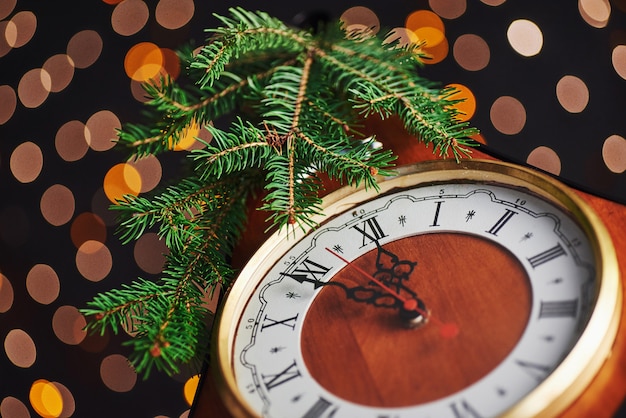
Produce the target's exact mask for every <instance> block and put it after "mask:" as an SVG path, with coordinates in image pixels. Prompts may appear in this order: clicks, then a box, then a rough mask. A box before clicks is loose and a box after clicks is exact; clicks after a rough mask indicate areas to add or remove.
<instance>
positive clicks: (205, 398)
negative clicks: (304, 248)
mask: <svg viewBox="0 0 626 418" xmlns="http://www.w3.org/2000/svg"><path fill="white" fill-rule="evenodd" d="M367 128H368V130H369V131H370V132H371V133H375V134H376V136H377V138H378V140H379V141H381V142H382V143H383V144H384V146H385V147H386V148H389V149H392V150H393V151H394V153H395V154H396V155H398V157H399V158H398V160H397V164H398V165H402V164H409V163H413V162H418V161H424V160H431V159H435V158H437V157H436V156H435V155H434V154H433V153H432V148H431V149H428V148H426V147H424V146H423V145H420V144H419V143H417V141H416V140H415V138H412V137H411V136H409V135H408V134H406V132H405V131H404V130H403V128H402V126H401V125H400V124H399V123H398V122H397V121H396V120H387V121H381V120H379V119H371V120H368V123H367ZM473 158H486V159H493V157H491V156H489V155H487V154H484V153H482V152H480V151H478V150H476V151H475V152H474V153H473ZM337 187H339V185H338V184H335V183H332V182H328V184H327V188H326V190H327V191H329V192H330V191H331V190H333V189H335V188H337ZM577 192H578V193H579V194H580V195H581V197H582V198H583V199H584V200H585V201H586V202H587V203H588V204H589V205H590V206H591V207H592V208H593V209H594V210H595V211H596V213H597V214H598V215H599V216H600V218H601V219H602V221H603V222H604V224H605V226H606V227H607V229H608V230H609V233H610V235H611V238H612V240H613V245H614V247H615V249H616V252H617V256H618V262H619V269H620V274H621V281H622V292H624V300H626V282H625V278H626V206H623V205H620V204H617V203H615V202H612V201H609V200H606V199H602V198H600V197H597V196H594V195H591V194H588V193H584V192H582V191H577ZM265 217H266V214H261V213H258V212H254V211H251V216H250V223H249V226H248V228H247V231H246V234H245V239H244V240H243V242H242V244H240V246H239V247H238V249H237V250H236V252H235V256H236V257H235V261H234V264H235V265H236V266H242V265H244V264H245V261H246V260H247V259H248V258H249V257H250V256H251V255H252V254H253V252H254V251H255V250H256V249H257V248H258V247H259V246H260V245H261V243H262V242H263V240H264V239H266V237H267V235H266V234H265V233H264V232H263V231H264V230H265V228H266V225H265V224H263V219H264V218H265ZM470 259H471V257H470ZM344 297H345V296H344ZM497 297H500V296H497ZM429 303H430V302H429ZM522 305H523V303H522ZM520 310H521V311H523V308H520ZM512 320H513V321H517V319H516V318H513V319H512ZM515 332H518V331H513V332H512V333H511V335H514V334H515ZM507 338H509V337H507ZM511 338H512V337H511ZM505 340H506V339H505ZM382 355H383V356H384V354H382ZM311 361H312V360H311ZM480 367H483V366H480ZM480 367H479V368H478V369H480ZM481 373H483V371H481V370H474V371H469V372H468V375H469V376H470V377H469V379H470V380H471V379H475V378H477V377H479V375H480V374H481ZM455 379H456V380H458V381H461V380H462V379H468V378H467V377H463V378H462V379H461V378H458V377H456V378H455ZM339 386H341V385H339ZM439 390H441V389H439ZM428 396H436V393H431V394H430V395H428ZM402 397H403V396H398V399H394V400H393V402H392V403H403V402H405V401H404V400H402V399H401V398H402ZM625 400H626V310H623V311H622V315H621V321H620V325H619V328H618V333H617V337H616V340H615V342H614V345H613V349H612V352H611V354H610V356H609V357H608V358H607V359H606V361H605V363H604V365H603V366H602V368H601V370H600V372H599V373H598V374H597V376H596V377H595V378H594V379H593V381H592V382H591V384H590V385H589V386H588V388H587V389H586V390H585V391H584V393H583V394H582V396H580V397H579V398H578V399H577V400H576V401H575V402H574V403H573V404H572V405H571V406H570V407H569V408H568V409H567V410H566V411H565V412H564V413H563V414H562V415H561V418H577V417H594V418H605V417H606V418H609V417H617V415H616V414H617V413H618V412H617V411H618V410H620V411H622V410H623V409H620V406H621V405H622V403H623V402H625ZM190 416H191V417H194V418H205V417H213V418H221V417H225V418H226V417H229V416H230V414H229V413H228V411H227V410H226V408H225V407H224V405H223V404H222V402H221V400H220V398H219V395H218V393H217V390H216V388H215V384H214V379H213V376H212V374H211V371H210V370H208V369H207V370H206V371H205V372H204V373H203V377H202V380H201V383H200V385H199V388H198V392H197V395H196V398H195V401H194V405H193V406H192V410H191V413H190Z"/></svg>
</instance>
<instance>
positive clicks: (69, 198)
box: [39, 184, 76, 226]
mask: <svg viewBox="0 0 626 418" xmlns="http://www.w3.org/2000/svg"><path fill="white" fill-rule="evenodd" d="M75 207H76V202H75V200H74V194H73V193H72V191H71V190H70V189H69V188H68V187H66V186H64V185H62V184H54V185H52V186H50V187H49V188H48V189H47V190H46V191H45V192H44V193H43V195H42V196H41V200H40V202H39V208H40V209H41V214H42V215H43V217H44V219H45V220H46V221H48V223H49V224H50V225H53V226H61V225H65V224H66V223H68V222H69V221H70V219H72V216H74V209H75Z"/></svg>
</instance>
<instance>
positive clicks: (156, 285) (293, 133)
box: [82, 8, 476, 376]
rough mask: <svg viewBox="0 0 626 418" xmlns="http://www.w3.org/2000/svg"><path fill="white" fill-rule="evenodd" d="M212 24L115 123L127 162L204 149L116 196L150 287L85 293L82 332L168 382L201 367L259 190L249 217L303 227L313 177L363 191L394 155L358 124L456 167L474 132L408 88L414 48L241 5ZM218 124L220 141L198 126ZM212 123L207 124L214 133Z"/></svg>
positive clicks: (316, 190)
mask: <svg viewBox="0 0 626 418" xmlns="http://www.w3.org/2000/svg"><path fill="white" fill-rule="evenodd" d="M217 18H218V19H219V21H220V22H221V26H220V27H218V28H216V29H210V30H207V32H208V33H209V35H210V37H209V38H208V40H207V42H206V45H204V46H203V47H202V49H201V50H200V52H199V53H197V54H193V53H192V52H191V51H186V52H181V57H182V58H183V61H184V62H186V63H188V70H189V71H188V74H187V80H188V81H189V82H188V83H187V84H185V85H182V84H180V83H178V82H175V81H173V80H171V79H169V78H161V79H159V80H156V81H154V82H152V83H148V84H146V85H145V89H146V92H147V93H148V95H149V96H150V97H151V100H150V101H149V102H147V109H148V111H147V112H146V114H147V118H148V121H147V122H146V123H143V124H126V125H124V126H123V128H122V129H121V131H120V132H119V140H118V146H119V147H121V148H126V149H128V150H130V153H131V156H132V157H133V158H139V157H142V156H146V155H157V154H160V153H164V152H168V151H171V150H172V148H173V147H174V146H175V144H177V143H178V142H179V141H180V140H181V138H182V137H183V135H184V133H185V132H186V131H187V130H188V129H189V128H190V127H191V126H195V125H199V126H202V127H205V128H206V129H208V130H209V131H210V133H211V134H212V140H211V141H210V142H209V143H207V144H205V145H206V146H205V147H204V148H203V149H199V150H194V151H191V152H190V153H189V158H188V162H189V164H190V166H191V171H190V172H191V173H192V174H191V175H190V176H189V177H187V178H183V179H181V180H179V181H178V183H177V184H176V185H174V186H170V187H169V188H167V189H165V190H162V191H161V192H159V194H153V195H151V196H148V197H145V196H125V197H124V199H122V200H120V201H119V202H118V204H117V205H115V206H114V207H113V209H114V210H116V211H117V212H118V213H119V214H120V223H119V235H120V237H121V240H122V241H123V242H125V243H127V242H131V241H133V240H136V239H138V238H139V237H141V236H142V234H143V233H144V232H146V231H148V230H154V229H156V230H157V231H158V233H159V235H160V237H161V238H162V239H163V240H164V241H165V244H166V245H167V248H168V249H169V254H168V255H167V259H166V266H165V268H164V270H163V272H162V274H161V277H160V279H159V280H158V281H149V280H145V279H138V280H136V281H134V282H132V283H131V284H126V285H122V287H121V288H120V289H116V290H111V291H108V292H105V293H102V294H100V295H97V296H96V297H95V298H94V299H93V300H92V301H91V302H89V303H88V307H87V308H85V309H83V311H82V312H83V313H84V314H85V315H89V316H90V318H93V319H92V321H91V322H90V323H89V325H88V327H89V328H90V329H92V330H95V331H100V332H104V331H105V330H106V329H109V328H110V329H112V330H113V331H114V332H119V330H121V329H124V330H125V331H127V332H129V333H130V334H131V335H132V336H133V337H132V338H131V339H130V340H129V342H128V344H129V345H131V346H132V347H133V352H134V354H133V356H132V357H131V361H132V362H133V364H134V365H135V367H136V369H137V370H138V371H139V372H141V373H143V374H144V376H147V375H148V374H149V373H150V371H151V370H152V369H153V368H154V367H156V368H157V369H160V370H164V371H165V372H167V373H170V374H171V373H175V372H177V371H178V370H179V367H180V365H182V364H184V363H189V362H191V361H193V360H194V359H202V356H203V355H204V353H205V351H206V349H207V348H208V345H209V342H208V341H209V338H208V330H207V327H206V322H207V321H206V319H207V318H206V317H207V314H208V312H207V308H206V303H205V302H206V298H207V295H209V294H211V293H212V292H213V290H214V289H216V288H217V287H227V286H228V285H229V284H230V282H231V281H232V280H233V278H234V277H235V272H234V271H233V269H232V267H231V265H230V263H229V259H230V257H231V255H232V250H233V248H234V246H235V245H236V243H237V240H238V239H239V236H240V235H241V233H242V231H243V228H244V225H245V215H246V208H247V202H248V197H249V196H250V195H251V193H255V191H258V190H259V189H260V188H263V187H264V188H265V193H264V201H263V204H262V205H261V208H260V209H261V210H264V211H267V212H268V220H269V221H270V226H271V227H274V228H277V229H279V230H280V229H284V228H294V227H301V228H303V229H306V228H308V227H313V226H314V225H313V224H312V221H311V217H312V215H315V214H319V213H322V209H321V206H320V204H321V198H320V191H321V190H320V188H321V183H320V180H319V173H320V172H325V173H326V174H327V175H328V176H329V177H330V178H333V179H337V180H339V181H341V182H343V183H347V184H351V185H359V184H363V185H365V187H368V188H377V184H376V175H377V174H383V175H387V174H391V172H392V171H391V170H392V167H393V161H394V159H395V156H394V155H392V154H391V152H389V151H387V150H385V149H384V147H383V148H380V147H376V146H374V144H375V139H374V138H365V137H364V136H363V135H362V134H360V133H359V126H360V123H361V121H362V120H363V119H365V118H367V117H369V116H370V115H378V116H380V117H383V118H387V117H389V116H392V115H396V116H398V117H399V118H400V119H401V120H402V121H403V123H404V126H405V128H406V130H407V131H408V132H409V133H410V134H413V135H415V136H416V137H417V138H418V140H420V141H422V142H424V143H426V144H428V145H431V144H432V146H433V152H436V153H438V154H440V155H443V156H449V155H451V156H452V157H454V158H455V159H457V160H458V159H460V158H462V157H463V156H466V155H468V154H469V152H470V151H469V150H468V147H471V146H473V145H474V143H473V141H472V140H471V139H470V137H471V136H472V135H474V134H475V133H476V130H475V129H473V128H470V127H469V126H468V125H467V123H465V122H463V123H462V122H459V120H458V119H457V111H456V110H455V108H454V106H453V105H454V104H455V103H456V102H455V101H453V100H450V96H451V95H452V94H453V93H454V91H453V90H449V89H445V90H441V89H439V88H438V87H437V86H436V85H435V84H434V83H432V82H430V81H428V80H425V79H423V78H421V77H420V76H419V75H418V70H419V67H420V65H421V58H422V53H421V50H420V49H419V46H415V45H413V46H410V47H405V48H401V47H399V46H398V45H397V44H395V43H390V44H386V43H385V42H384V41H383V40H382V39H381V38H379V37H377V36H374V35H372V34H371V33H367V32H364V33H349V34H348V33H346V32H345V31H343V30H342V28H341V27H340V26H339V25H332V26H328V27H325V28H320V30H319V31H318V32H316V33H313V32H310V31H304V30H300V29H296V28H292V27H289V26H287V25H285V24H284V23H283V22H282V21H280V20H278V19H275V18H273V17H271V16H269V15H267V14H266V13H263V12H250V11H246V10H244V9H242V8H235V9H231V10H230V16H217ZM224 116H228V117H230V118H231V119H232V122H231V123H230V126H229V127H228V128H227V129H226V130H224V129H221V128H218V127H215V126H213V124H212V122H214V121H219V120H221V119H220V118H222V117H224ZM216 125H217V124H216Z"/></svg>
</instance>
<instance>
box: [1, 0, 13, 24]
mask: <svg viewBox="0 0 626 418" xmlns="http://www.w3.org/2000/svg"><path fill="white" fill-rule="evenodd" d="M16 4H17V0H3V1H1V2H0V20H2V19H5V18H7V17H8V16H9V15H10V14H11V13H12V12H13V9H15V5H16Z"/></svg>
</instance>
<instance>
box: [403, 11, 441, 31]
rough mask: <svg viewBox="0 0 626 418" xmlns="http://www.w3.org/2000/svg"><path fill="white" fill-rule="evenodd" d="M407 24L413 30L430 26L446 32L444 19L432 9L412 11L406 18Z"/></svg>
mask: <svg viewBox="0 0 626 418" xmlns="http://www.w3.org/2000/svg"><path fill="white" fill-rule="evenodd" d="M405 26H406V27H407V28H408V29H410V30H412V31H413V32H415V31H417V30H418V29H419V28H425V27H428V28H435V29H438V30H439V31H440V32H442V33H445V27H444V25H443V20H441V18H440V17H439V16H437V14H436V13H433V12H431V11H430V10H417V11H415V12H413V13H411V14H410V15H409V16H408V17H407V18H406V23H405Z"/></svg>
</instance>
